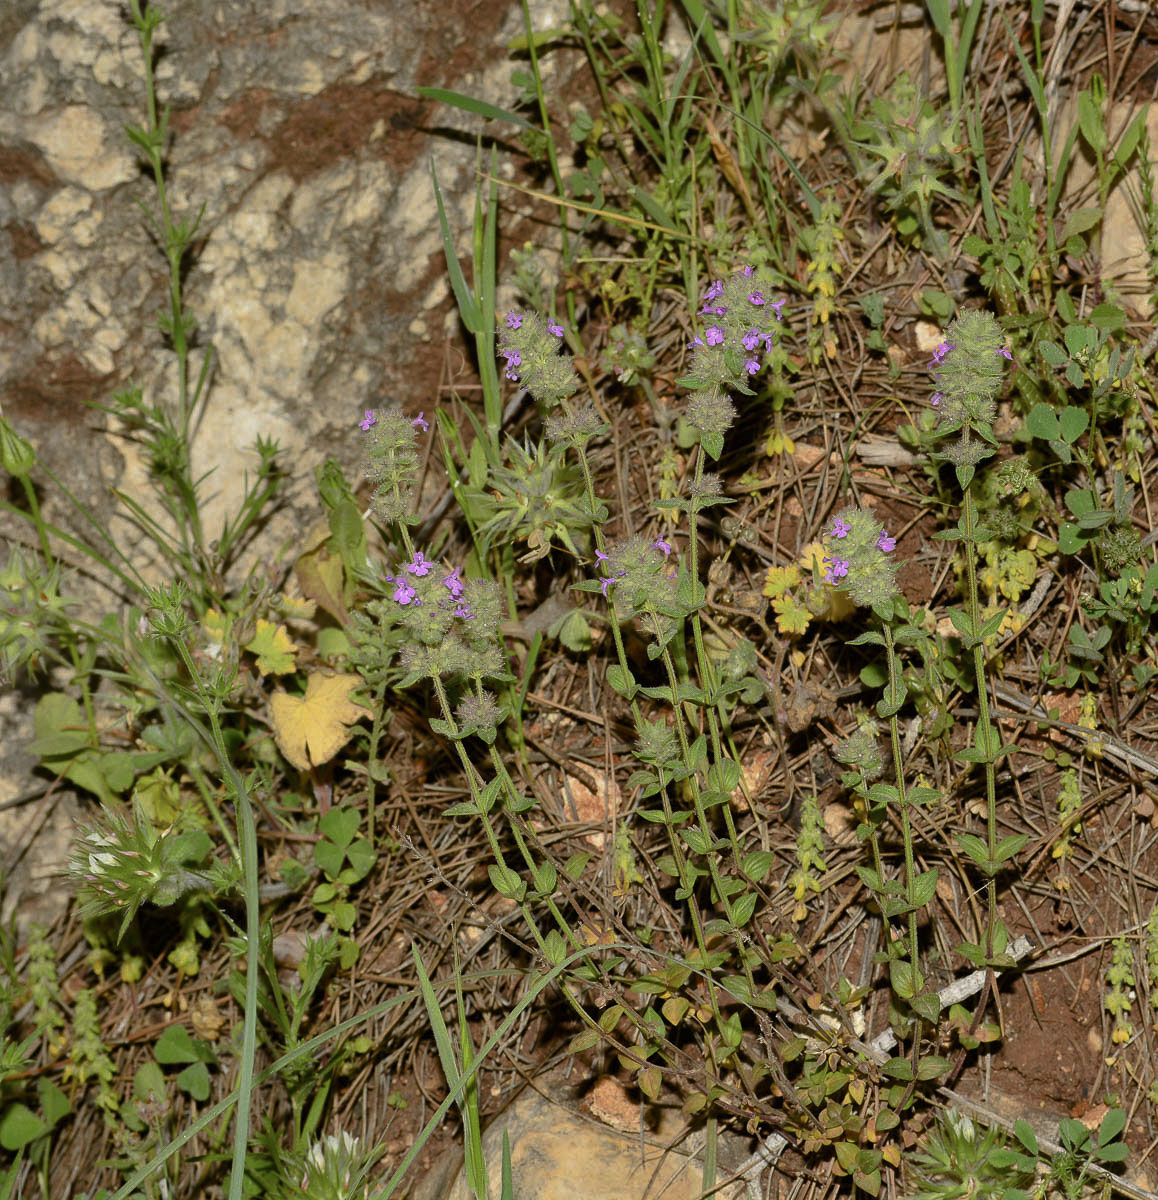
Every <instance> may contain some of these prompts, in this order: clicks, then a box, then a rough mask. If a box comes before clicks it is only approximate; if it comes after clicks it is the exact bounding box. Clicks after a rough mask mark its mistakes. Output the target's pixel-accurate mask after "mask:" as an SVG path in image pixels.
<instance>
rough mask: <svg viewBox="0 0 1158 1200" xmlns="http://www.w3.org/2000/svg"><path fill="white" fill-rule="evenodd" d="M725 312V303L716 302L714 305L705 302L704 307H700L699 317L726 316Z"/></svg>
mask: <svg viewBox="0 0 1158 1200" xmlns="http://www.w3.org/2000/svg"><path fill="white" fill-rule="evenodd" d="M727 314H728V306H727V305H726V304H717V305H714V306H713V305H711V304H705V305H704V307H703V308H701V309H700V314H699V315H700V316H701V317H724V316H727Z"/></svg>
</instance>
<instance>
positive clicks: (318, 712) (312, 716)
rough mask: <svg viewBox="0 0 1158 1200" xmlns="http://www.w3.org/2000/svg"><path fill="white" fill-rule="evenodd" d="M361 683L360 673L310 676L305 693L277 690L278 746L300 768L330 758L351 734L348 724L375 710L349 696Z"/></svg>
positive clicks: (273, 705)
mask: <svg viewBox="0 0 1158 1200" xmlns="http://www.w3.org/2000/svg"><path fill="white" fill-rule="evenodd" d="M361 686H362V680H361V678H360V677H359V676H357V675H322V674H316V675H311V676H310V681H309V683H308V684H307V685H306V694H305V695H304V696H291V695H290V694H289V693H288V692H274V694H273V695H272V696H270V698H269V711H270V717H271V719H272V721H273V733H274V737H275V738H276V739H277V744H278V749H279V750H281V752H282V754H284V755H285V756H286V758H287V759H288V761H289V762H291V763H293V765H294V766H295V767H297V768H298V769H299V770H301V771H308V770H309V769H310V767H311V766H315V767H316V766H318V765H319V764H321V763H324V762H329V761H330V759H331V758H333V757H334V755H335V754H337V753H338V751H339V750H341V748H342V747H343V746H344V745H345V744H346V742H347V741H348V740H349V737H350V730H349V728H348V726H350V725H352V724H353V723H354V722H355V721H357V720H360V719H361V718H362V717H371V716H373V715H374V714H373V713H372V712H371V711H370V709H368V708H366V707H364V706H363V705H361V704H355V703H354V701H352V700H351V699H350V693H351V692H352V691H354V689H355V688H359V687H361Z"/></svg>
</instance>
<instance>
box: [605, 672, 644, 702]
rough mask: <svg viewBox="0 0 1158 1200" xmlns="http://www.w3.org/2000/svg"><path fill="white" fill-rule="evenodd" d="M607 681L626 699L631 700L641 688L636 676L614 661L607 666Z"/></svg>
mask: <svg viewBox="0 0 1158 1200" xmlns="http://www.w3.org/2000/svg"><path fill="white" fill-rule="evenodd" d="M607 683H608V686H609V687H610V688H611V690H612V691H613V692H615V693H616V695H619V696H622V697H623V698H624V699H625V700H630V699H631V698H632V697H633V696H634V695H635V693H636V692H637V691H638V690H639V684H637V683H636V682H635V676H634V675H632V673H631V672H630V671H629V670H627V668H626V667H622V666H620V665H619V663H612V664H611V666H609V667H608V668H607Z"/></svg>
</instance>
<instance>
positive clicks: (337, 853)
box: [314, 838, 346, 879]
mask: <svg viewBox="0 0 1158 1200" xmlns="http://www.w3.org/2000/svg"><path fill="white" fill-rule="evenodd" d="M345 858H346V852H345V851H344V850H343V849H342V848H341V847H340V846H335V845H334V843H333V842H331V841H327V840H326V839H324V838H323V839H322V841H320V842H318V844H317V845H316V846H315V847H314V862H316V863H317V864H318V867H319V868H320V869H321V871H322V872H323V873H324V874H325V875H327V876H328V877H329V878H330V879H337V878H338V876H339V875H340V874H341V873H342V863H343V862H344V861H345Z"/></svg>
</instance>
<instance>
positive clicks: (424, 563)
mask: <svg viewBox="0 0 1158 1200" xmlns="http://www.w3.org/2000/svg"><path fill="white" fill-rule="evenodd" d="M433 566H434V563H432V562H431V561H430V559H428V558H427V557H426V556H425V555H424V554H423V553H422V551H421V550H415V552H414V557H413V558H412V559H411V560H410V562H408V563H407V564H406V569H407V571H409V572H410V574H411V575H417V576H419V577H420V578H421V577H422V576H423V575H429V574H430V568H431V567H433Z"/></svg>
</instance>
